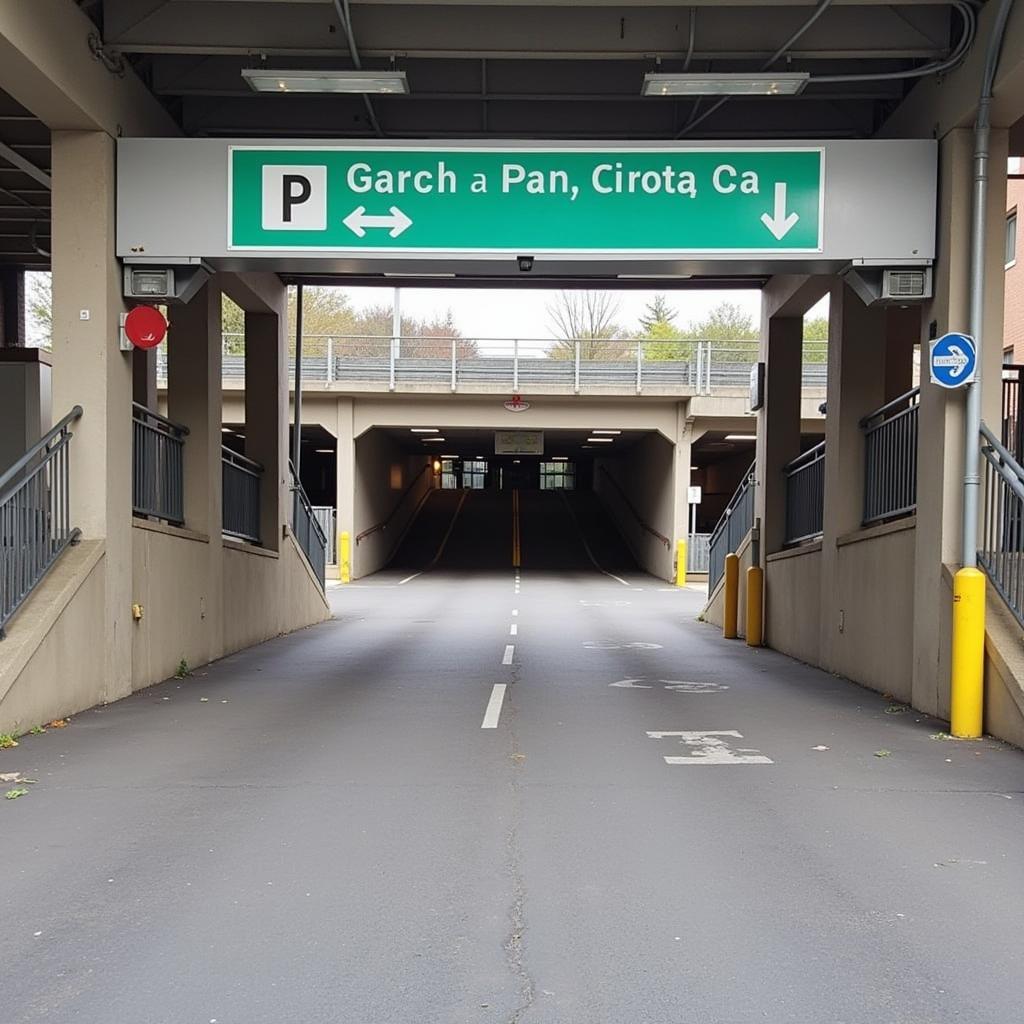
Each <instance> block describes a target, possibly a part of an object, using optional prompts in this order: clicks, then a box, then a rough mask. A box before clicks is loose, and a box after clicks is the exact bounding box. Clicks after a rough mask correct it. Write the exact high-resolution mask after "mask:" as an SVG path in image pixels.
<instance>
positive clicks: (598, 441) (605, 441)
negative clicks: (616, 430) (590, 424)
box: [587, 437, 615, 444]
mask: <svg viewBox="0 0 1024 1024" xmlns="http://www.w3.org/2000/svg"><path fill="white" fill-rule="evenodd" d="M614 440H615V438H614V437H588V438H587V444H595V443H596V444H611V443H612V441H614Z"/></svg>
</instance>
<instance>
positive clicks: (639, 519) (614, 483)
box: [601, 466, 672, 548]
mask: <svg viewBox="0 0 1024 1024" xmlns="http://www.w3.org/2000/svg"><path fill="white" fill-rule="evenodd" d="M601 472H602V473H604V475H605V476H606V477H608V479H609V480H610V481H611V484H612V486H613V487H614V488H615V489H616V490H617V491H618V492H619V497H621V498H622V501H623V503H624V504H625V506H626V508H628V509H629V511H630V513H631V514H632V516H633V518H634V519H635V520H636V521H637V524H638V525H639V526H640V528H641V529H642V530H646V531H647V532H648V533H649V534H651V536H653V537H657V539H658V540H660V541H661V542H662V544H664V545H665V547H667V548H671V547H672V541H670V540H669V539H668V537H666V536H665V535H664V534H663V533H659V532H658V531H657V530H656V529H655V528H654V527H653V526H651V525H650V523H647V522H645V521H644V519H643V517H642V516H641V515H640V513H639V512H637V510H636V508H635V507H634V505H633V503H632V502H631V501H630V500H629V497H628V495H627V494H626V492H625V490H623V488H622V485H621V484H620V483H619V481H618V480H616V479H615V477H613V476H612V475H611V473H609V472H608V467H607V466H601Z"/></svg>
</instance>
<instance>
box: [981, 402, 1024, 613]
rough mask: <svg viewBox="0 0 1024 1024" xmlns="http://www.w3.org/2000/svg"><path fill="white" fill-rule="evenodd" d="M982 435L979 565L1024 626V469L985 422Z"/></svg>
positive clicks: (982, 426)
mask: <svg viewBox="0 0 1024 1024" xmlns="http://www.w3.org/2000/svg"><path fill="white" fill-rule="evenodd" d="M980 433H981V438H982V440H983V442H985V443H983V444H982V445H981V457H982V460H983V461H982V466H983V474H982V479H983V481H984V491H983V495H984V500H983V504H982V508H981V510H980V511H981V513H982V514H981V517H980V518H981V543H980V546H979V548H978V552H977V558H978V565H979V566H981V568H982V569H984V571H985V574H986V575H987V576H988V578H989V581H990V582H991V583H992V586H993V588H994V589H995V591H996V592H997V593H998V594H999V596H1000V597H1001V598H1002V599H1003V601H1004V602H1005V603H1006V606H1007V608H1008V609H1009V610H1010V611H1011V612H1012V613H1013V615H1014V617H1015V618H1016V619H1017V621H1018V623H1020V625H1021V626H1024V467H1022V466H1021V464H1020V463H1019V462H1018V461H1017V460H1016V459H1015V458H1014V456H1013V454H1012V453H1011V452H1010V450H1009V449H1008V448H1007V447H1006V446H1005V445H1004V444H1003V443H1002V442H1001V441H1000V440H999V439H998V438H997V437H996V436H995V434H993V433H992V431H991V430H989V429H988V427H987V426H986V425H985V424H984V422H983V423H982V424H981V425H980Z"/></svg>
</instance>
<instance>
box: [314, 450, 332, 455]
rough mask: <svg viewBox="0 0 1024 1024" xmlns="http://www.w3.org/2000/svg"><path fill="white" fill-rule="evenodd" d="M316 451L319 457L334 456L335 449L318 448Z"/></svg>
mask: <svg viewBox="0 0 1024 1024" xmlns="http://www.w3.org/2000/svg"><path fill="white" fill-rule="evenodd" d="M315 451H316V453H317V455H333V454H334V449H333V448H317V449H315Z"/></svg>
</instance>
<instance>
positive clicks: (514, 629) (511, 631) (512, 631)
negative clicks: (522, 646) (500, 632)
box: [508, 622, 519, 636]
mask: <svg viewBox="0 0 1024 1024" xmlns="http://www.w3.org/2000/svg"><path fill="white" fill-rule="evenodd" d="M508 635H509V636H518V635H519V627H518V626H517V625H516V624H515V623H514V622H513V623H512V625H511V626H509V627H508Z"/></svg>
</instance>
